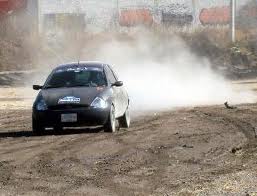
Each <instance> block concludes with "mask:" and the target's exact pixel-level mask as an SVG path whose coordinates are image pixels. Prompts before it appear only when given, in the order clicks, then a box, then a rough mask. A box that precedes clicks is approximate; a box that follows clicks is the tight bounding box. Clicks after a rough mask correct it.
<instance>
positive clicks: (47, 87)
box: [44, 85, 66, 89]
mask: <svg viewBox="0 0 257 196" xmlns="http://www.w3.org/2000/svg"><path fill="white" fill-rule="evenodd" d="M44 88H45V89H49V88H66V86H51V85H48V86H45V87H44Z"/></svg>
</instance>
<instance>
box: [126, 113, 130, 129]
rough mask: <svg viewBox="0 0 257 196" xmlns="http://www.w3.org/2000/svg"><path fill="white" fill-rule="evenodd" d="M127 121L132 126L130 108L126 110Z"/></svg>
mask: <svg viewBox="0 0 257 196" xmlns="http://www.w3.org/2000/svg"><path fill="white" fill-rule="evenodd" d="M126 122H127V126H128V127H129V126H130V113H129V109H127V110H126Z"/></svg>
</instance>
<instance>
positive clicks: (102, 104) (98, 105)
mask: <svg viewBox="0 0 257 196" xmlns="http://www.w3.org/2000/svg"><path fill="white" fill-rule="evenodd" d="M91 107H93V108H101V109H105V108H107V107H108V104H107V102H106V101H104V100H103V99H102V98H100V97H96V98H95V99H94V101H93V102H92V103H91Z"/></svg>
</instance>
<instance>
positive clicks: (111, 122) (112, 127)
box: [104, 106, 116, 133]
mask: <svg viewBox="0 0 257 196" xmlns="http://www.w3.org/2000/svg"><path fill="white" fill-rule="evenodd" d="M104 131H105V132H111V133H114V132H116V117H115V108H114V106H111V109H110V115H109V118H108V121H107V123H106V124H105V126H104Z"/></svg>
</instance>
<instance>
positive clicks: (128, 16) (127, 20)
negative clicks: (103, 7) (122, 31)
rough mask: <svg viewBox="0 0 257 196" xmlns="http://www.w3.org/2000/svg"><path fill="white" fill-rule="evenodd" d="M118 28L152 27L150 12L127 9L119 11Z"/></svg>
mask: <svg viewBox="0 0 257 196" xmlns="http://www.w3.org/2000/svg"><path fill="white" fill-rule="evenodd" d="M119 24H120V26H126V27H131V26H137V25H146V26H149V25H152V24H153V16H152V13H151V12H150V10H147V9H129V10H121V11H120V13H119Z"/></svg>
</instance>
